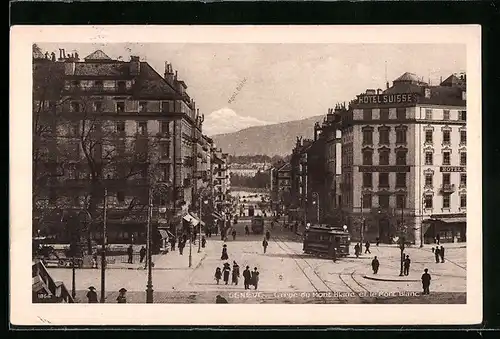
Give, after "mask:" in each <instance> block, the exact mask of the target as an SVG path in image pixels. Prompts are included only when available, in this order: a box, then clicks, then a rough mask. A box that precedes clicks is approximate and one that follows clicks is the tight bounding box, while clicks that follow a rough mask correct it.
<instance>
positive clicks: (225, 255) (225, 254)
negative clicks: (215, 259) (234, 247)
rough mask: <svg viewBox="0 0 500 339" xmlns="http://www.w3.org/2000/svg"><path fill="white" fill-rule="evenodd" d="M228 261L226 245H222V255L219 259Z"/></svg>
mask: <svg viewBox="0 0 500 339" xmlns="http://www.w3.org/2000/svg"><path fill="white" fill-rule="evenodd" d="M227 259H229V256H228V255H227V245H226V244H224V245H222V255H221V257H220V260H227Z"/></svg>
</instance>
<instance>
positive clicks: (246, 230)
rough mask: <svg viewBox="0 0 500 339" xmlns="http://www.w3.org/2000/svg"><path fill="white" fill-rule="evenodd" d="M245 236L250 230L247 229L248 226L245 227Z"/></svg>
mask: <svg viewBox="0 0 500 339" xmlns="http://www.w3.org/2000/svg"><path fill="white" fill-rule="evenodd" d="M245 235H250V229H249V228H248V225H245Z"/></svg>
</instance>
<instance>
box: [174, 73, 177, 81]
mask: <svg viewBox="0 0 500 339" xmlns="http://www.w3.org/2000/svg"><path fill="white" fill-rule="evenodd" d="M174 80H177V71H175V76H174Z"/></svg>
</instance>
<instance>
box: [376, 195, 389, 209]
mask: <svg viewBox="0 0 500 339" xmlns="http://www.w3.org/2000/svg"><path fill="white" fill-rule="evenodd" d="M378 205H379V206H380V208H389V195H387V194H381V195H379V196H378Z"/></svg>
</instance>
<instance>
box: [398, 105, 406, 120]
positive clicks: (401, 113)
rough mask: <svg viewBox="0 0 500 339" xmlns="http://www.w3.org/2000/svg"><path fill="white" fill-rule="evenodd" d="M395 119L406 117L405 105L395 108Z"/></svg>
mask: <svg viewBox="0 0 500 339" xmlns="http://www.w3.org/2000/svg"><path fill="white" fill-rule="evenodd" d="M396 119H398V120H404V119H406V108H405V107H398V108H396Z"/></svg>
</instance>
